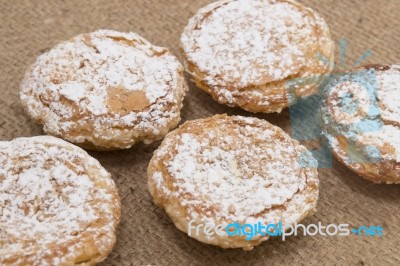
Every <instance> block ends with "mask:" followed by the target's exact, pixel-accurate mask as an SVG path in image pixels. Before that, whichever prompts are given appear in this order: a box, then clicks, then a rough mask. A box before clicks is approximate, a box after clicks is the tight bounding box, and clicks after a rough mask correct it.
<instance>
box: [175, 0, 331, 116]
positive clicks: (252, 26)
mask: <svg viewBox="0 0 400 266" xmlns="http://www.w3.org/2000/svg"><path fill="white" fill-rule="evenodd" d="M181 47H182V51H183V55H184V59H185V65H186V70H187V71H188V72H189V73H190V74H191V76H192V78H193V80H194V82H195V83H196V85H197V86H198V87H199V88H201V89H202V90H204V91H206V92H207V93H209V94H210V95H211V96H212V97H213V98H214V99H215V100H216V101H218V102H219V103H221V104H226V105H228V106H232V107H240V108H243V109H245V110H247V111H251V112H264V113H270V112H281V110H282V109H283V108H286V107H288V106H289V105H290V104H291V103H293V102H294V101H295V99H296V97H305V96H309V95H312V94H314V93H316V92H317V91H318V85H319V84H320V82H321V80H323V78H324V76H325V74H328V73H330V72H331V70H332V68H333V57H334V43H333V41H332V40H331V36H330V32H329V29H328V26H327V25H326V23H325V21H324V20H323V19H322V18H321V17H320V16H319V15H318V14H317V13H316V12H314V11H313V10H312V9H310V8H307V7H305V6H303V5H301V4H300V3H297V2H295V1H292V0H277V1H273V0H222V1H217V2H215V3H212V4H209V5H207V6H205V7H204V8H202V9H200V10H199V11H198V12H197V14H196V15H194V16H193V17H192V18H191V19H190V20H189V23H188V25H187V26H186V28H185V29H184V31H183V33H182V36H181Z"/></svg>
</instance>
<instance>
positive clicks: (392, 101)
mask: <svg viewBox="0 0 400 266" xmlns="http://www.w3.org/2000/svg"><path fill="white" fill-rule="evenodd" d="M322 97H323V99H324V100H323V105H322V108H321V110H322V118H323V119H322V121H323V131H324V134H325V136H326V137H327V138H328V140H329V142H330V144H331V147H332V151H333V154H334V156H335V157H336V158H337V159H338V160H339V161H340V162H342V163H343V164H344V165H346V166H347V167H349V168H350V169H351V170H353V171H354V172H356V173H357V174H358V175H360V176H362V177H364V178H366V179H368V180H370V181H373V182H375V183H386V184H392V183H400V65H369V66H365V67H362V68H359V69H356V70H354V71H352V72H348V73H343V74H337V75H334V76H333V77H332V78H331V80H329V82H328V84H327V85H326V86H325V87H324V90H323V94H322Z"/></svg>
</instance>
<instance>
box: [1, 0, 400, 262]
mask: <svg viewBox="0 0 400 266" xmlns="http://www.w3.org/2000/svg"><path fill="white" fill-rule="evenodd" d="M208 2H210V0H202V1H190V0H168V1H155V0H151V1H144V0H141V1H139V0H133V1H109V0H104V1H80V0H74V1H67V0H65V1H22V0H21V1H11V0H9V1H5V0H2V1H0V7H1V8H0V36H1V39H0V59H1V60H0V114H1V115H0V139H1V140H10V139H13V138H16V137H21V136H34V135H40V134H43V133H42V130H41V127H39V126H36V125H34V124H33V123H32V121H31V120H30V119H29V118H28V117H27V116H26V115H25V114H24V113H23V111H22V109H21V107H20V104H19V97H18V91H19V82H20V81H21V78H22V76H23V74H24V71H25V69H26V68H27V67H28V65H30V64H31V63H33V62H34V61H35V58H36V57H37V56H38V55H39V54H41V53H43V52H44V51H46V50H48V49H49V48H51V47H52V46H53V45H55V44H56V43H58V42H60V41H62V40H65V39H69V38H70V37H72V36H74V35H76V34H79V33H82V32H89V31H93V30H96V29H99V28H110V29H115V30H119V31H135V32H137V33H139V34H140V35H142V36H144V37H145V38H147V39H148V40H149V41H151V42H153V43H154V44H158V45H161V46H166V47H169V48H170V49H171V50H172V52H173V53H175V54H176V55H178V56H179V57H180V55H179V51H178V43H179V36H180V33H181V31H182V29H183V27H184V26H185V25H186V22H187V20H188V18H189V17H190V16H192V15H193V14H194V13H195V11H196V10H197V9H198V8H200V7H201V6H203V5H205V4H207V3H208ZM302 2H303V3H304V4H306V5H308V6H310V7H312V8H314V9H315V10H317V11H319V12H320V14H321V15H322V16H323V17H324V18H325V19H326V20H327V22H328V24H329V26H330V29H331V31H332V34H333V37H334V39H335V41H338V40H339V39H340V38H346V39H347V40H348V43H349V47H348V56H347V60H348V61H347V62H348V63H349V64H352V63H354V62H355V60H356V59H357V58H358V57H359V56H360V55H361V54H362V53H364V52H365V51H366V50H367V49H371V50H372V51H373V56H372V57H370V58H369V59H368V60H367V62H366V63H371V62H379V63H395V62H397V63H400V45H399V43H400V17H399V14H400V1H399V0H385V1H377V0H364V1H363V0H348V1H334V0H303V1H302ZM180 58H181V57H180ZM337 58H338V59H339V56H337ZM339 61H340V60H337V62H339ZM184 104H185V106H184V108H183V120H188V119H195V118H200V117H207V116H211V115H213V114H216V113H229V114H241V115H247V116H250V115H252V114H250V113H247V112H244V111H240V110H236V109H232V108H226V107H223V106H220V105H218V104H217V103H215V102H214V101H212V100H211V98H210V97H209V96H208V95H207V94H205V93H203V92H202V91H200V90H198V89H196V88H195V87H194V86H193V84H190V91H189V93H188V95H187V97H186V99H185V102H184ZM258 117H261V118H264V119H267V120H268V121H270V122H271V123H273V124H275V125H278V126H280V127H282V128H283V129H285V130H286V131H288V132H290V116H289V112H288V111H287V110H286V111H284V112H283V113H282V114H279V115H278V114H273V115H258ZM158 145H159V143H154V144H152V145H149V146H145V145H138V146H135V147H134V148H132V149H130V150H125V151H119V152H111V153H93V152H91V154H92V155H93V156H94V157H96V158H97V159H99V160H100V162H101V163H102V164H103V165H104V167H106V168H107V169H108V170H109V171H110V172H111V174H112V176H113V178H114V180H115V181H116V183H117V185H118V188H119V193H120V196H121V199H122V207H123V216H122V222H121V225H120V227H119V230H118V242H117V245H116V247H115V249H114V251H113V253H112V254H111V255H110V257H109V258H108V260H106V261H105V262H104V263H103V265H148V264H152V265H187V264H191V265H227V264H232V265H247V264H249V265H250V264H254V265H264V264H268V265H297V264H300V265H306V264H307V265H309V264H312V265H334V264H335V265H348V264H351V265H388V264H390V265H399V264H400V253H399V251H398V250H399V247H400V234H399V231H400V225H399V220H400V186H380V185H373V184H371V183H369V182H367V181H364V180H362V179H360V178H358V177H357V176H355V175H354V174H353V173H351V172H349V171H348V170H346V169H345V168H344V167H342V166H341V165H339V163H338V162H336V161H334V163H333V168H331V169H321V170H320V171H319V176H320V179H321V191H320V200H319V205H318V213H317V214H316V215H314V216H313V217H311V218H309V219H307V220H306V221H304V222H305V223H317V222H318V221H321V222H322V223H323V224H329V223H349V224H350V225H351V226H360V225H377V224H380V225H381V226H383V227H384V233H385V235H384V237H357V236H354V235H351V236H349V237H339V236H336V237H331V238H330V237H323V236H315V237H302V236H298V237H290V238H289V239H288V240H287V241H285V242H283V241H281V240H279V239H272V240H270V241H268V242H266V243H264V244H263V245H261V246H259V247H257V248H255V250H253V251H251V252H245V251H242V250H222V249H220V248H216V247H214V246H209V245H205V244H201V243H199V242H197V241H196V240H193V239H190V238H189V237H187V236H186V235H185V234H183V233H181V232H180V231H178V230H177V229H175V227H174V225H173V224H172V223H171V222H170V220H169V219H168V217H167V216H166V215H165V214H164V212H163V211H162V210H160V209H158V208H157V207H156V206H155V205H154V204H153V203H152V201H151V198H150V196H149V193H148V192H147V185H146V184H147V180H146V167H147V164H148V162H149V160H150V158H151V156H152V153H153V151H154V150H155V149H156V148H157V146H158Z"/></svg>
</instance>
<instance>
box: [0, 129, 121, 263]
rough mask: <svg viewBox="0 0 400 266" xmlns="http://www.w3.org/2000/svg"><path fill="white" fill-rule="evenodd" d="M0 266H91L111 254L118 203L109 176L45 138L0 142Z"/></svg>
mask: <svg viewBox="0 0 400 266" xmlns="http://www.w3.org/2000/svg"><path fill="white" fill-rule="evenodd" d="M0 164H1V168H2V171H1V174H0V204H1V205H0V208H1V209H0V210H1V212H0V214H1V215H0V225H1V229H2V230H1V231H0V246H1V248H0V264H1V265H95V264H96V263H98V262H101V261H103V260H104V259H105V258H106V257H107V256H108V254H109V253H110V252H111V250H112V248H113V246H114V243H115V241H116V237H115V231H116V227H117V225H118V223H119V221H120V201H119V197H118V193H117V190H116V187H115V184H114V182H113V180H112V179H111V178H110V174H109V173H108V172H107V171H106V170H105V169H104V168H103V167H102V166H101V165H100V164H99V162H98V161H97V160H95V159H94V158H92V157H90V156H89V155H88V154H87V153H86V152H85V151H83V150H82V149H80V148H78V147H76V146H74V145H72V144H69V143H67V142H65V141H62V140H60V139H56V138H54V137H50V136H40V137H32V138H19V139H15V140H13V141H11V142H0Z"/></svg>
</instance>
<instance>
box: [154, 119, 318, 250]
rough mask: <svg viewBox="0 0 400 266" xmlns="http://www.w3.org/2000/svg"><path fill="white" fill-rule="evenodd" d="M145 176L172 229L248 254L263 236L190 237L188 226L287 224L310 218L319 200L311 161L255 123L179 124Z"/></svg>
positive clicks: (263, 124)
mask: <svg viewBox="0 0 400 266" xmlns="http://www.w3.org/2000/svg"><path fill="white" fill-rule="evenodd" d="M147 174H148V186H149V191H150V194H151V195H152V196H153V199H154V202H155V203H156V204H157V205H158V206H160V207H161V208H163V209H165V211H166V212H167V214H168V215H169V216H170V218H171V219H172V221H173V222H174V224H175V226H176V227H177V228H178V229H180V230H181V231H183V232H185V233H188V234H189V236H191V237H193V238H195V239H197V240H199V241H201V242H204V243H208V244H213V245H217V246H220V247H222V248H243V249H245V250H250V249H252V248H253V247H254V246H256V245H259V244H261V243H262V241H265V240H267V239H268V236H261V235H257V236H255V237H253V238H252V239H251V240H249V241H247V240H246V239H245V237H244V236H228V235H227V234H224V235H222V236H220V235H217V234H214V235H213V236H208V235H207V234H206V233H204V232H202V231H200V232H199V233H198V234H196V233H195V232H194V231H191V232H189V229H188V225H189V223H190V222H191V221H192V225H193V226H196V225H203V226H204V225H205V224H209V223H212V224H214V225H223V226H224V229H225V227H226V226H227V225H228V224H229V223H235V222H238V223H240V224H245V223H251V224H253V223H257V222H261V223H262V224H264V225H267V224H271V223H274V224H278V223H279V222H282V223H283V225H284V226H286V225H293V224H294V223H296V222H299V221H301V220H302V219H303V218H305V217H307V216H309V215H311V214H312V213H314V211H315V207H316V204H317V199H318V173H317V169H316V161H315V159H314V158H313V157H312V155H311V154H310V153H309V152H308V151H307V149H306V148H305V147H303V146H301V145H300V144H299V143H298V142H297V141H295V140H293V139H291V138H290V137H289V136H288V135H287V134H286V133H285V132H284V131H282V130H281V129H280V128H278V127H276V126H273V125H271V124H269V123H268V122H266V121H263V120H259V119H256V118H246V117H241V116H226V115H216V116H213V117H211V118H205V119H198V120H193V121H189V122H186V123H184V124H183V125H182V126H180V127H179V128H178V129H176V130H174V131H172V132H170V133H168V134H167V136H166V138H165V139H164V140H163V142H162V144H161V145H160V147H159V148H158V149H157V150H156V151H155V153H154V156H153V158H152V159H151V161H150V164H149V167H148V170H147Z"/></svg>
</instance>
